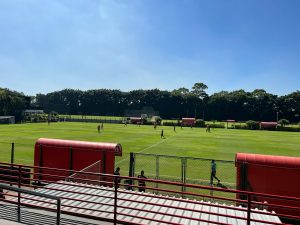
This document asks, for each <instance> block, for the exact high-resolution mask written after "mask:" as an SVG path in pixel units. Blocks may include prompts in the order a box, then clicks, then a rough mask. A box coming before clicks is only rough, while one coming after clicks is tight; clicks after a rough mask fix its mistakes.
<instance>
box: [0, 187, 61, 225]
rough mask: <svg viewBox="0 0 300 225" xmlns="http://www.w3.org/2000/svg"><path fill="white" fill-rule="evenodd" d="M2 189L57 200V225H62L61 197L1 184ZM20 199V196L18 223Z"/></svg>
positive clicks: (19, 213) (19, 219) (19, 212)
mask: <svg viewBox="0 0 300 225" xmlns="http://www.w3.org/2000/svg"><path fill="white" fill-rule="evenodd" d="M0 189H2V190H10V191H14V192H18V193H23V194H28V195H35V196H39V197H43V198H49V199H53V200H56V201H57V209H56V211H57V214H56V224H57V225H60V215H61V199H60V198H59V197H57V196H53V195H49V194H45V193H39V192H35V191H30V190H26V189H22V188H17V187H13V186H9V185H5V184H0ZM20 198H21V195H18V222H21V210H20V207H21V201H20ZM10 202H11V201H10Z"/></svg>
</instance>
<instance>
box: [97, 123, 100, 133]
mask: <svg viewBox="0 0 300 225" xmlns="http://www.w3.org/2000/svg"><path fill="white" fill-rule="evenodd" d="M97 129H98V133H100V124H99V125H98V126H97Z"/></svg>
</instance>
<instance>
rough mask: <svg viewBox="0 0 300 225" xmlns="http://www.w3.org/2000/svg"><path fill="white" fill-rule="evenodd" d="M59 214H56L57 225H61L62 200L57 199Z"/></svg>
mask: <svg viewBox="0 0 300 225" xmlns="http://www.w3.org/2000/svg"><path fill="white" fill-rule="evenodd" d="M56 210H57V212H56V213H57V214H56V224H57V225H60V213H61V212H60V211H61V200H60V199H57V209H56Z"/></svg>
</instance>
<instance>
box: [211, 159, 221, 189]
mask: <svg viewBox="0 0 300 225" xmlns="http://www.w3.org/2000/svg"><path fill="white" fill-rule="evenodd" d="M216 174H217V164H216V162H215V160H211V173H210V184H211V185H212V184H213V179H214V178H215V179H216V180H217V181H218V184H219V183H220V179H219V178H217V177H216Z"/></svg>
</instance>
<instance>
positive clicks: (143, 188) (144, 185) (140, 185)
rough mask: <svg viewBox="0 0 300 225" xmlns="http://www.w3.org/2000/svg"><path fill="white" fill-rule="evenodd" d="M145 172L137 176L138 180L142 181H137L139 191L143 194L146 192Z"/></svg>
mask: <svg viewBox="0 0 300 225" xmlns="http://www.w3.org/2000/svg"><path fill="white" fill-rule="evenodd" d="M144 174H145V172H144V170H142V171H141V174H140V175H138V178H140V179H142V180H139V191H140V192H145V191H146V188H145V187H146V182H145V179H147V177H145V175H144Z"/></svg>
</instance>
